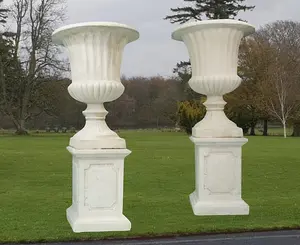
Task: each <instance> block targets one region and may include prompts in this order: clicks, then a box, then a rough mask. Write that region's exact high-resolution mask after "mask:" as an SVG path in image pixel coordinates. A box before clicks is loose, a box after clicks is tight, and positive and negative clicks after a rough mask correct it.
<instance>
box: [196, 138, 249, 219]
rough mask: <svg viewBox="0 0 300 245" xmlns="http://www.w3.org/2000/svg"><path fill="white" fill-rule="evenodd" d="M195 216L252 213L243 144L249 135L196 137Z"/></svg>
mask: <svg viewBox="0 0 300 245" xmlns="http://www.w3.org/2000/svg"><path fill="white" fill-rule="evenodd" d="M191 140H192V141H193V142H194V144H195V165H196V166H195V174H196V176H195V179H196V183H195V184H196V188H195V189H196V190H195V191H194V193H192V194H191V195H190V202H191V204H192V207H193V211H194V214H195V215H248V214H249V206H248V205H247V204H246V203H245V202H244V201H243V199H242V195H241V187H242V146H243V145H244V144H245V143H246V142H247V141H248V140H247V139H245V138H195V137H191Z"/></svg>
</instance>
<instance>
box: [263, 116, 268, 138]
mask: <svg viewBox="0 0 300 245" xmlns="http://www.w3.org/2000/svg"><path fill="white" fill-rule="evenodd" d="M263 136H268V120H267V119H265V120H264V130H263Z"/></svg>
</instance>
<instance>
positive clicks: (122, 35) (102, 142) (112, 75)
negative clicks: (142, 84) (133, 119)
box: [52, 22, 139, 149]
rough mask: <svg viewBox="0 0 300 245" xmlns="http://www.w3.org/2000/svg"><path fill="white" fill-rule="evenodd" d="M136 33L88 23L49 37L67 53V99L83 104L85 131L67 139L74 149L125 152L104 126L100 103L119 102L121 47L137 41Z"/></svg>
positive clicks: (110, 24)
mask: <svg viewBox="0 0 300 245" xmlns="http://www.w3.org/2000/svg"><path fill="white" fill-rule="evenodd" d="M138 38H139V33H138V32H137V31H136V30H135V29H133V28H131V27H129V26H127V25H124V24H119V23H114V22H88V23H80V24H74V25H68V26H65V27H62V28H60V29H57V30H56V31H55V32H54V33H53V36H52V39H53V41H54V42H55V43H56V44H59V45H62V46H64V47H65V48H66V49H67V51H68V56H69V61H70V66H71V74H72V83H71V85H70V86H69V87H68V91H69V93H70V95H71V96H72V97H73V98H74V99H76V100H77V101H80V102H83V103H86V104H87V109H86V110H85V111H84V112H83V114H84V115H85V117H86V125H85V127H84V128H83V129H82V130H81V131H79V132H78V133H77V134H75V135H74V136H73V137H72V138H71V139H70V146H72V147H74V148H77V149H94V148H97V149H99V148H100V149H112V148H113V149H115V148H122V149H123V148H126V143H125V140H124V139H121V138H120V137H119V136H118V135H117V134H116V133H115V132H113V131H112V130H111V129H110V128H109V127H108V126H107V124H106V122H105V116H106V114H107V111H106V110H105V108H104V105H103V103H105V102H111V101H114V100H116V99H117V98H119V97H120V96H121V95H122V94H123V92H124V86H123V85H122V83H121V81H120V70H121V62H122V55H123V51H124V48H125V46H126V45H127V44H128V43H130V42H133V41H135V40H137V39H138Z"/></svg>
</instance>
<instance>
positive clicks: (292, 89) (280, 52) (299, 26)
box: [259, 21, 300, 137]
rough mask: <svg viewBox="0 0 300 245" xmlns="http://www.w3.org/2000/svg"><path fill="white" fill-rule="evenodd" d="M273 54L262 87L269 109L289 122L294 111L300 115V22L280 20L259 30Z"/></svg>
mask: <svg viewBox="0 0 300 245" xmlns="http://www.w3.org/2000/svg"><path fill="white" fill-rule="evenodd" d="M259 34H260V35H261V36H262V37H263V38H264V40H265V43H267V45H268V49H269V50H270V53H272V54H273V56H271V59H270V60H271V62H270V63H269V67H268V70H267V72H266V79H264V80H263V81H261V83H260V89H261V90H262V92H263V93H262V94H263V95H264V97H263V101H264V103H265V105H266V108H267V110H268V112H269V113H270V114H271V115H273V117H274V118H277V119H278V120H279V121H280V122H281V123H282V125H283V128H284V137H286V126H287V123H288V121H290V120H292V119H293V115H297V114H298V115H299V113H297V112H298V111H299V105H300V101H299V95H298V94H299V92H300V82H299V81H300V72H299V70H300V59H299V57H300V51H299V50H300V23H298V22H293V21H276V22H274V23H271V24H269V25H266V26H265V27H264V28H262V29H261V30H260V31H259Z"/></svg>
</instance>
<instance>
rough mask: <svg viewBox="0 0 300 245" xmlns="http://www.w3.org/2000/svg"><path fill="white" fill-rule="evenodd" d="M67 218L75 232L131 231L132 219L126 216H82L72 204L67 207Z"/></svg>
mask: <svg viewBox="0 0 300 245" xmlns="http://www.w3.org/2000/svg"><path fill="white" fill-rule="evenodd" d="M67 219H68V222H69V223H70V225H71V227H72V230H73V232H76V233H80V232H99V231H101V232H108V231H129V230H130V229H131V223H130V221H129V220H128V219H127V218H126V217H125V216H124V215H121V216H115V217H113V216H109V217H95V218H80V217H78V214H77V213H76V212H75V211H74V209H73V208H72V206H71V207H70V208H68V209H67Z"/></svg>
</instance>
